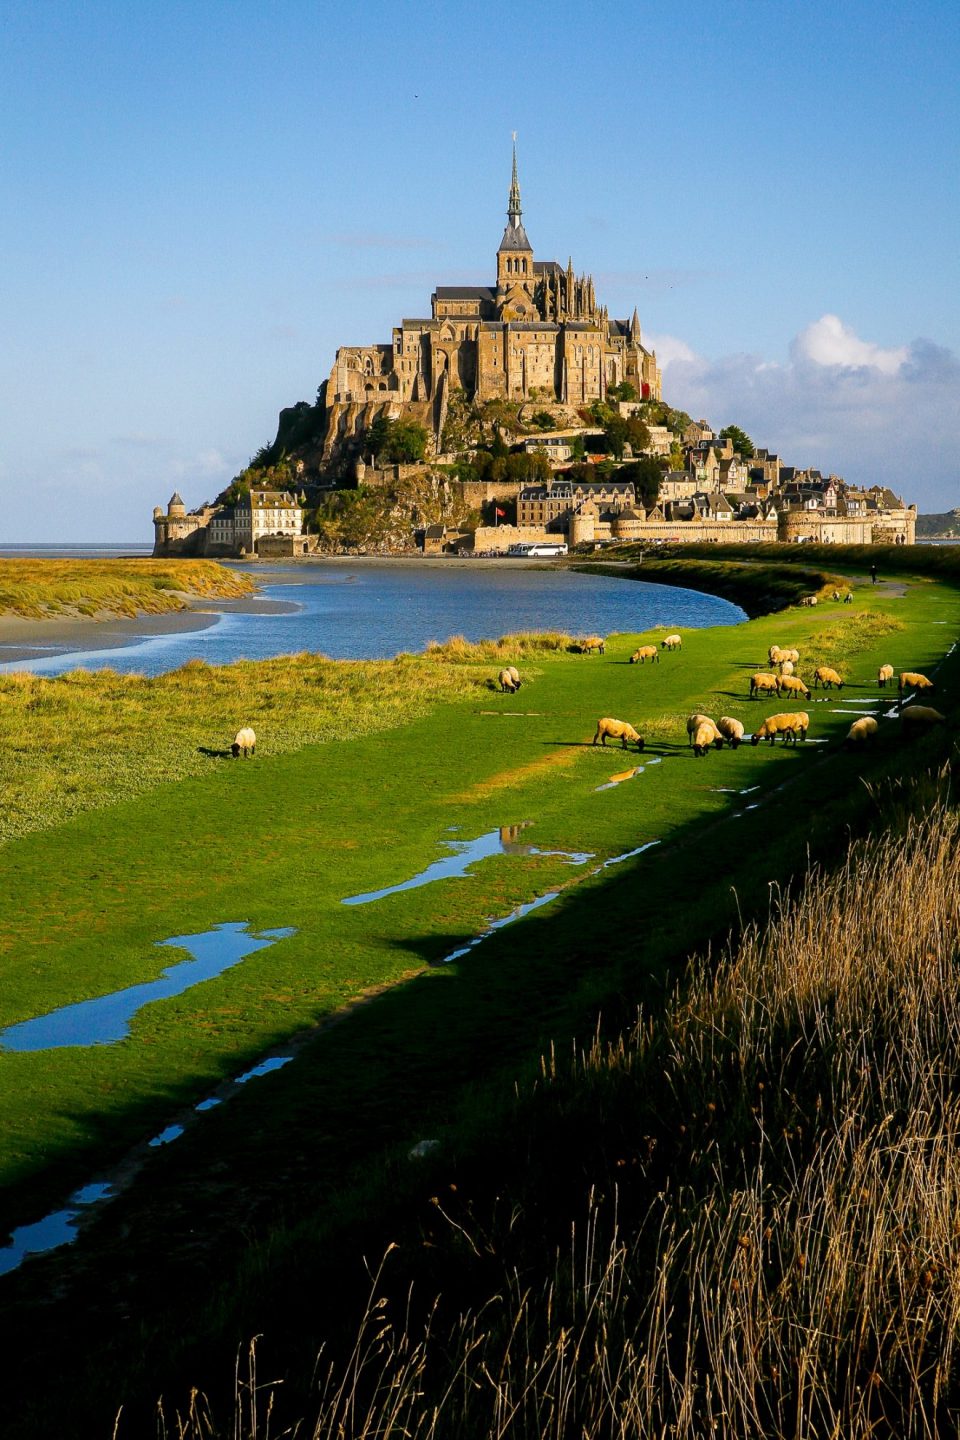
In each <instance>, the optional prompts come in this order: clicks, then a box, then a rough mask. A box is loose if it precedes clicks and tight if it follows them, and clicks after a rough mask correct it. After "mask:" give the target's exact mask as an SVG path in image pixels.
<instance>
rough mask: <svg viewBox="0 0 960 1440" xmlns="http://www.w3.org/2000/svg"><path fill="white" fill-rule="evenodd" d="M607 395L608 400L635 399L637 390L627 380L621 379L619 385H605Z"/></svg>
mask: <svg viewBox="0 0 960 1440" xmlns="http://www.w3.org/2000/svg"><path fill="white" fill-rule="evenodd" d="M607 397H608V399H610V400H626V401H628V402H629V401H630V400H636V398H637V392H636V390H635V389H634V387H633V386H632V385H631V384H630V381H629V380H621V381H620V384H619V385H608V386H607Z"/></svg>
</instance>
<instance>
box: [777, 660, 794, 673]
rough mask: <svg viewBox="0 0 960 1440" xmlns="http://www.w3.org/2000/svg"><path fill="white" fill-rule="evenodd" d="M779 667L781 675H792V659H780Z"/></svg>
mask: <svg viewBox="0 0 960 1440" xmlns="http://www.w3.org/2000/svg"><path fill="white" fill-rule="evenodd" d="M779 668H780V674H781V675H792V674H793V661H792V660H781V661H780V667H779Z"/></svg>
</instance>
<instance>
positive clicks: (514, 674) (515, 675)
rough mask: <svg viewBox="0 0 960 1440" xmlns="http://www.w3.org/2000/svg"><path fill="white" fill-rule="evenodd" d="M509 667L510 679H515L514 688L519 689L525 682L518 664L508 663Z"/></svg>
mask: <svg viewBox="0 0 960 1440" xmlns="http://www.w3.org/2000/svg"><path fill="white" fill-rule="evenodd" d="M507 669H508V670H509V672H510V679H511V680H512V681H513V688H514V690H519V689H520V686H521V685H522V684H523V681H522V680H521V679H520V671H519V670H518V669H517V667H516V665H508V666H507Z"/></svg>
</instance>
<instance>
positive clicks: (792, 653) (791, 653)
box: [783, 650, 800, 665]
mask: <svg viewBox="0 0 960 1440" xmlns="http://www.w3.org/2000/svg"><path fill="white" fill-rule="evenodd" d="M783 655H784V658H785V659H787V660H789V661H790V663H791V664H792V665H799V664H800V651H799V650H784V651H783Z"/></svg>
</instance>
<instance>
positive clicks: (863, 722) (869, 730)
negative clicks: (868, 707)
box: [843, 715, 879, 750]
mask: <svg viewBox="0 0 960 1440" xmlns="http://www.w3.org/2000/svg"><path fill="white" fill-rule="evenodd" d="M878 728H879V727H878V725H877V722H876V720H875V719H874V717H873V716H872V715H861V717H860V719H859V720H854V722H853V724H852V725H851V726H850V729H849V730H848V731H847V738H846V739H845V740H844V742H843V745H844V749H846V750H853V749H855V748H856V747H857V746H858V745H872V744H873V742H874V740H876V738H877V730H878Z"/></svg>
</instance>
